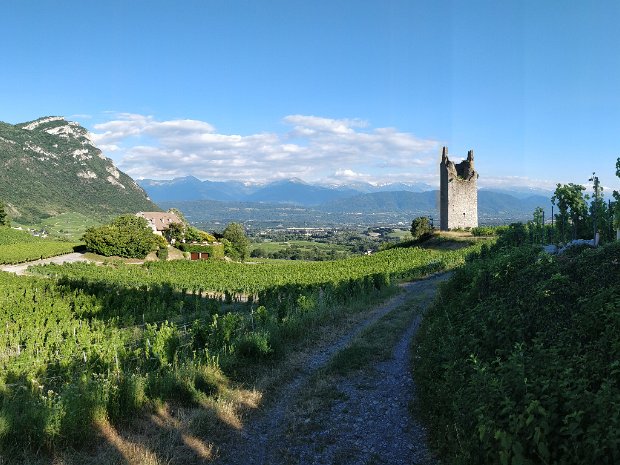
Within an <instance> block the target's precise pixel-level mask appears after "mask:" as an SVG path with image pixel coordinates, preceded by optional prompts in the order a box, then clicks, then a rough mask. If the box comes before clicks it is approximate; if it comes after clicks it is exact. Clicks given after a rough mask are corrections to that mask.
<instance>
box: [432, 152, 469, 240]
mask: <svg viewBox="0 0 620 465" xmlns="http://www.w3.org/2000/svg"><path fill="white" fill-rule="evenodd" d="M439 178H440V186H439V216H440V221H439V223H440V229H441V230H442V231H447V230H450V229H457V228H475V227H476V226H478V187H477V180H478V173H477V172H476V171H475V170H474V152H473V151H472V150H470V151H469V152H468V154H467V159H466V160H463V161H462V162H461V163H458V164H454V163H453V162H451V161H450V160H449V159H448V149H447V148H446V147H444V148H443V150H442V154H441V163H440V165H439Z"/></svg>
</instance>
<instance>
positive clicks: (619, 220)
mask: <svg viewBox="0 0 620 465" xmlns="http://www.w3.org/2000/svg"><path fill="white" fill-rule="evenodd" d="M616 176H617V177H619V178H620V158H618V159H617V160H616ZM613 196H614V200H615V202H614V203H613V212H614V218H613V222H614V227H615V228H616V230H620V192H618V191H614V192H613Z"/></svg>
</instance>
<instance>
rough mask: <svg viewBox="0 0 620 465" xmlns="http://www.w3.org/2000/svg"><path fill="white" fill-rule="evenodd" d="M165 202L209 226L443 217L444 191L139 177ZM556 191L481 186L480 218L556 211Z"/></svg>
mask: <svg viewBox="0 0 620 465" xmlns="http://www.w3.org/2000/svg"><path fill="white" fill-rule="evenodd" d="M138 182H139V183H140V184H141V185H142V187H143V188H144V189H145V190H146V191H147V193H148V194H149V195H150V196H151V198H153V199H154V200H156V201H157V202H158V203H159V205H161V206H162V207H164V208H172V207H174V208H178V209H180V210H181V211H182V212H183V213H184V214H185V215H186V216H187V218H188V219H189V220H190V221H192V222H194V223H197V224H202V225H204V226H205V227H207V228H213V227H217V225H218V224H225V223H226V222H230V221H241V222H244V223H245V224H246V225H247V224H254V225H256V226H259V227H272V226H274V227H275V226H286V227H295V226H300V225H301V226H338V225H372V224H398V223H407V222H411V219H412V218H415V217H416V216H430V217H434V218H438V217H439V212H438V208H437V206H438V196H439V191H437V190H436V189H433V187H432V186H429V185H426V184H414V183H412V184H406V183H398V184H396V183H395V184H387V185H383V186H375V185H371V184H363V183H356V184H349V185H346V184H345V185H337V186H326V185H316V184H315V185H313V184H309V183H305V182H303V181H301V180H299V179H288V180H282V181H276V182H271V183H266V184H252V183H242V182H238V181H220V182H215V181H200V180H199V179H196V178H194V177H184V178H177V179H173V180H169V181H154V180H141V181H138ZM550 198H551V192H548V191H544V190H542V189H530V188H524V187H515V188H510V189H504V190H491V189H480V190H479V191H478V214H479V219H480V223H481V224H499V223H506V222H512V221H527V220H530V219H531V218H532V213H533V211H534V209H535V208H536V207H543V208H544V210H545V212H546V214H547V215H550V213H551V202H550Z"/></svg>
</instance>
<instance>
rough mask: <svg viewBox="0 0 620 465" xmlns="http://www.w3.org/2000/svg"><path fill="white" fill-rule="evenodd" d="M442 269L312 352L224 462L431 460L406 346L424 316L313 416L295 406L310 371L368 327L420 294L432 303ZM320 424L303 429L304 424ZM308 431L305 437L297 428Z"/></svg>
mask: <svg viewBox="0 0 620 465" xmlns="http://www.w3.org/2000/svg"><path fill="white" fill-rule="evenodd" d="M446 278H447V276H446V275H438V276H434V277H431V278H428V279H426V280H423V281H417V282H413V283H407V284H405V285H404V286H403V288H404V292H403V293H402V294H400V295H398V296H396V297H394V298H392V299H391V300H390V301H388V302H387V303H386V304H384V305H382V306H380V307H378V308H377V309H376V310H375V311H374V312H373V313H372V314H371V316H370V317H369V318H368V319H366V320H365V321H363V322H362V323H360V324H358V325H357V326H355V327H354V328H353V329H352V330H351V331H349V333H347V334H346V335H345V336H343V337H341V338H340V339H339V340H338V341H336V342H335V343H332V344H330V345H329V346H328V347H322V348H320V349H318V350H317V351H316V352H314V353H312V354H310V356H309V357H308V358H307V359H306V360H305V363H304V364H303V366H302V367H301V369H300V371H299V372H298V373H297V374H296V376H295V377H294V379H293V380H292V381H291V382H289V383H287V384H286V385H285V386H284V387H283V388H282V389H281V390H280V391H279V393H278V396H277V400H276V401H274V402H272V403H271V404H270V405H268V406H267V407H265V409H264V411H263V412H262V413H261V414H259V415H258V416H257V417H255V418H253V419H251V421H250V422H249V423H248V424H247V425H246V427H245V428H244V429H243V430H241V432H240V433H239V434H238V435H237V436H236V437H235V438H233V440H232V441H231V442H232V443H231V444H230V445H228V447H223V448H222V456H221V457H220V459H219V460H218V463H221V464H227V465H232V464H243V465H275V464H304V465H305V464H338V463H342V464H368V465H370V464H414V463H421V464H430V463H433V461H432V459H431V457H430V455H429V453H428V451H427V449H426V447H425V433H424V430H423V428H422V427H421V426H420V425H419V424H417V423H416V422H415V421H414V420H413V419H412V418H411V415H410V414H409V404H410V403H411V401H412V399H413V392H414V385H413V381H412V379H411V373H410V371H411V370H410V363H409V344H410V341H411V339H412V337H413V335H414V334H415V331H416V329H417V326H418V324H419V321H420V317H419V316H418V317H416V318H415V320H414V322H413V323H412V324H411V325H410V327H409V328H407V330H406V331H405V333H404V334H403V336H402V338H401V340H400V342H399V343H398V344H397V346H396V347H395V349H394V354H393V358H392V359H390V360H389V361H387V362H384V363H381V364H380V365H378V366H375V367H368V369H367V370H365V371H364V372H363V373H356V374H355V375H353V376H351V377H348V378H345V379H343V380H342V382H341V383H339V385H338V386H336V388H337V392H336V393H335V394H336V398H338V399H340V400H338V401H335V402H329V403H328V405H327V408H326V409H324V410H322V411H320V412H319V414H318V415H316V416H315V417H314V418H312V419H309V418H299V417H297V416H296V414H295V413H294V412H295V404H296V403H297V401H298V400H299V397H300V396H301V395H303V393H304V390H305V389H306V388H307V387H308V386H307V385H308V383H309V381H310V380H311V377H312V375H314V374H316V373H317V371H318V370H319V369H320V368H322V367H324V366H325V365H326V364H327V363H328V362H329V360H330V359H331V358H332V357H333V356H334V355H335V354H336V353H337V352H339V351H340V350H342V349H343V348H345V347H346V346H347V345H348V344H349V343H350V342H351V341H352V340H353V339H354V338H355V337H356V336H358V335H359V334H360V333H361V332H362V331H363V330H364V329H365V328H367V327H368V326H370V325H372V324H373V323H375V322H377V320H379V319H380V318H381V317H382V316H384V315H386V314H387V313H389V312H391V311H393V310H394V309H396V308H398V307H399V306H401V305H402V304H404V303H405V302H408V301H410V300H413V299H415V301H416V302H415V303H416V305H418V306H426V305H428V304H429V303H430V302H431V301H432V298H433V296H434V293H435V289H436V287H437V284H438V283H439V282H441V281H443V280H445V279H446ZM310 421H312V424H313V425H317V426H316V427H314V428H311V429H310V430H308V429H306V430H305V431H304V430H303V429H302V430H300V428H299V426H300V424H301V425H303V424H304V423H308V422H310ZM300 431H303V434H302V435H301V437H300V434H299V432H300Z"/></svg>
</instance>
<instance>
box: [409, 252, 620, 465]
mask: <svg viewBox="0 0 620 465" xmlns="http://www.w3.org/2000/svg"><path fill="white" fill-rule="evenodd" d="M414 367H415V378H416V382H417V383H418V388H419V399H420V404H419V405H418V407H419V410H420V412H421V414H422V416H423V418H424V419H425V420H426V422H427V424H428V425H429V426H430V431H431V438H432V442H433V445H434V446H435V448H436V449H437V450H438V451H439V452H440V453H441V457H442V462H443V463H447V464H473V463H475V464H513V465H516V464H538V463H543V464H585V463H597V464H612V463H618V462H619V461H620V428H618V422H620V404H619V403H618V399H619V398H620V243H618V242H615V243H610V244H608V245H605V246H603V247H600V248H598V249H588V248H587V249H582V248H575V249H573V250H570V251H568V252H566V253H564V254H562V255H559V256H553V255H548V254H545V253H543V252H542V251H541V249H540V248H539V247H534V246H522V247H515V248H502V249H500V248H498V247H497V246H496V248H495V249H494V250H489V249H488V248H486V247H485V248H484V249H483V250H482V252H481V253H480V255H479V257H477V258H476V259H472V260H470V261H469V262H468V263H467V264H466V265H465V266H464V267H462V268H461V269H459V270H457V271H456V272H455V274H454V277H453V279H452V280H451V281H450V282H449V283H447V284H446V285H445V286H444V287H443V288H442V290H441V292H440V295H439V297H438V299H437V301H436V304H435V306H434V307H433V308H432V309H431V310H430V311H429V312H428V313H427V314H426V316H425V319H424V321H423V324H422V326H421V328H420V331H419V333H418V336H417V349H416V350H415V363H414Z"/></svg>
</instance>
